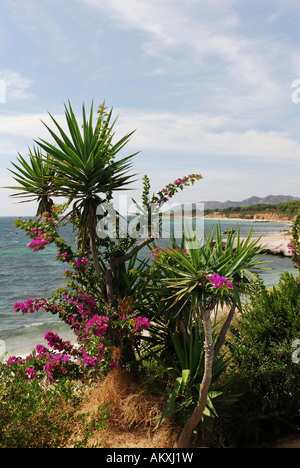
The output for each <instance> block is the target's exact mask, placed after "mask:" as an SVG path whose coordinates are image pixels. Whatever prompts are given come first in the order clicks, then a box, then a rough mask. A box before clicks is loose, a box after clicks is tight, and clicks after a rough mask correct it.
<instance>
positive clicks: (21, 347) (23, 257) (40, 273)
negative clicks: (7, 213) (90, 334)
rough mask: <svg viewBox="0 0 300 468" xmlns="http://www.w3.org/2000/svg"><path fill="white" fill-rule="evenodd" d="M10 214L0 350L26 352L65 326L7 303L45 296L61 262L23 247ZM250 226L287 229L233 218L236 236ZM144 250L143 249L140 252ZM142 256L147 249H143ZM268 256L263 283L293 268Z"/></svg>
mask: <svg viewBox="0 0 300 468" xmlns="http://www.w3.org/2000/svg"><path fill="white" fill-rule="evenodd" d="M15 219H16V218H0V262H1V263H0V265H1V266H0V298H1V300H0V351H2V350H3V346H5V349H6V352H7V353H8V355H24V354H29V353H30V352H31V351H32V349H33V348H35V346H36V345H37V344H39V343H41V344H45V343H44V341H43V337H44V334H45V332H46V331H47V330H51V331H54V332H55V333H59V334H60V335H61V336H62V338H64V339H71V340H72V339H73V338H74V337H73V334H72V332H71V331H70V330H69V329H68V328H67V326H66V325H65V324H63V323H61V322H60V321H58V320H57V317H56V316H53V315H51V314H47V313H45V312H38V313H36V314H33V315H28V316H22V315H14V314H13V304H14V303H15V302H21V301H25V300H26V299H29V298H35V297H37V298H43V297H49V296H50V294H51V292H53V291H54V290H55V289H56V288H57V287H60V286H63V285H64V284H65V278H64V277H63V276H62V274H63V272H64V271H65V268H66V266H65V265H63V264H62V263H60V262H58V261H57V260H56V249H55V247H54V246H49V247H47V248H46V249H45V250H44V251H41V252H36V253H33V252H32V251H31V250H30V249H28V248H27V247H26V245H27V243H28V238H27V237H26V236H25V234H24V233H23V232H22V231H20V230H17V229H16V228H15V227H14V225H13V223H14V221H15ZM215 223H216V222H215V221H212V220H205V232H206V233H207V232H209V231H210V229H211V227H212V225H213V224H215ZM220 224H221V228H222V231H223V230H226V229H231V228H234V227H236V221H226V220H220ZM251 228H253V229H254V235H255V236H260V235H268V234H272V233H276V232H278V231H280V230H282V229H287V225H286V224H285V223H264V222H255V223H252V222H249V221H241V222H239V229H240V233H241V236H246V235H247V234H248V233H249V230H250V229H251ZM144 255H146V254H144ZM147 255H148V252H147ZM266 259H267V260H271V263H270V264H269V265H268V268H272V269H271V270H270V271H267V272H261V273H262V274H261V276H262V278H263V279H264V282H265V284H266V285H267V286H271V285H273V284H275V283H276V282H277V281H278V279H279V276H280V274H281V273H282V272H283V271H291V272H293V273H295V269H294V267H293V264H292V262H291V260H290V259H289V258H285V257H281V256H274V255H272V256H270V255H267V256H266Z"/></svg>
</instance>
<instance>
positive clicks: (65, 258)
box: [57, 252, 72, 263]
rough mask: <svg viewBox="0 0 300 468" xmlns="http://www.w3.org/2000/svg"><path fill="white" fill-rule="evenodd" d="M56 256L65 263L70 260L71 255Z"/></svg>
mask: <svg viewBox="0 0 300 468" xmlns="http://www.w3.org/2000/svg"><path fill="white" fill-rule="evenodd" d="M57 256H58V258H59V260H61V261H62V262H63V263H67V262H69V261H70V260H72V255H70V254H69V253H68V252H58V254H57Z"/></svg>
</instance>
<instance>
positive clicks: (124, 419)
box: [82, 367, 176, 448]
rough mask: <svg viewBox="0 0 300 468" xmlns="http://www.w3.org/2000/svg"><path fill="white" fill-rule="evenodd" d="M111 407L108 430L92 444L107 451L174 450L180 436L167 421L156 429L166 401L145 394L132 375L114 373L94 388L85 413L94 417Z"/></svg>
mask: <svg viewBox="0 0 300 468" xmlns="http://www.w3.org/2000/svg"><path fill="white" fill-rule="evenodd" d="M109 403H111V406H110V407H109V417H108V420H107V428H106V429H104V430H102V431H100V432H99V433H96V434H95V437H94V439H93V440H92V443H94V444H96V443H99V442H100V441H101V443H102V444H103V447H104V448H171V447H173V444H174V442H175V438H176V434H175V433H173V429H174V428H173V426H172V425H171V423H170V422H168V421H165V422H164V423H163V424H162V425H161V426H160V427H159V428H158V429H155V426H156V425H157V422H158V417H159V416H160V414H161V413H162V410H163V407H164V403H165V399H163V398H162V397H161V396H157V395H153V394H150V393H149V392H146V391H144V390H141V389H140V388H139V387H138V386H137V384H136V383H134V382H133V381H132V379H131V378H130V375H128V374H127V373H126V372H124V371H122V370H121V369H120V368H118V367H117V368H116V369H114V370H113V371H112V372H110V374H109V375H108V376H107V377H106V378H105V379H104V381H103V382H101V383H99V384H97V386H95V387H93V388H91V390H90V392H89V397H88V399H87V401H86V403H85V405H84V408H82V411H84V412H86V413H90V414H92V413H93V412H95V411H96V410H97V408H98V407H99V406H100V405H102V406H106V405H108V404H109Z"/></svg>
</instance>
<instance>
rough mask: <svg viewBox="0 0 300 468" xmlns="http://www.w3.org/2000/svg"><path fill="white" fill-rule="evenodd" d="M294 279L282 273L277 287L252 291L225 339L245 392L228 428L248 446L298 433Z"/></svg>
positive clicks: (299, 296)
mask: <svg viewBox="0 0 300 468" xmlns="http://www.w3.org/2000/svg"><path fill="white" fill-rule="evenodd" d="M298 281H299V278H298V279H295V278H294V277H293V276H292V275H291V274H289V273H284V274H283V275H282V276H281V279H280V282H279V284H278V286H276V287H273V288H272V289H271V290H266V289H264V288H263V289H261V290H259V291H257V293H256V294H254V295H253V296H252V297H251V300H250V302H249V304H248V305H247V307H246V308H245V310H244V312H243V314H242V316H241V317H240V319H239V320H238V322H237V323H236V325H235V327H234V328H233V333H232V337H231V338H230V340H229V346H230V349H231V352H232V357H233V363H234V367H235V371H236V374H237V385H238V388H239V389H240V390H241V391H242V392H243V393H244V396H243V398H242V399H241V401H240V402H239V405H238V406H237V408H236V413H235V412H234V411H233V425H234V424H235V425H236V427H237V428H240V430H241V432H240V434H239V437H240V436H241V434H243V437H247V439H248V440H247V442H250V441H252V442H253V441H259V440H260V439H261V438H263V437H265V436H266V435H267V434H268V433H269V434H274V432H275V433H276V431H280V430H282V429H286V428H288V429H289V430H291V429H292V430H295V429H299V430H300V410H299V401H300V387H299V381H300V366H299V365H297V364H295V363H293V361H292V353H293V348H292V343H293V341H294V340H296V339H299V334H300V284H299V282H298ZM241 417H242V420H243V428H242V427H240V423H239V421H240V420H241ZM242 429H243V432H242ZM235 435H237V434H236V433H235ZM244 442H245V440H244Z"/></svg>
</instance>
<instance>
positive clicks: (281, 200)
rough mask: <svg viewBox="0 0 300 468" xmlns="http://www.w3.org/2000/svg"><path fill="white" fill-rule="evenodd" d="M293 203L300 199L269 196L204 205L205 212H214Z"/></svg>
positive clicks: (288, 196)
mask: <svg viewBox="0 0 300 468" xmlns="http://www.w3.org/2000/svg"><path fill="white" fill-rule="evenodd" d="M292 201H300V198H297V197H292V196H290V195H268V196H267V197H263V198H260V197H255V196H253V197H250V198H247V199H246V200H242V201H231V200H227V201H225V202H219V201H204V202H202V203H204V208H205V210H213V209H215V208H217V209H223V208H229V207H232V206H252V205H258V204H270V205H278V204H280V203H287V202H292Z"/></svg>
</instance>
